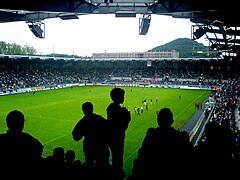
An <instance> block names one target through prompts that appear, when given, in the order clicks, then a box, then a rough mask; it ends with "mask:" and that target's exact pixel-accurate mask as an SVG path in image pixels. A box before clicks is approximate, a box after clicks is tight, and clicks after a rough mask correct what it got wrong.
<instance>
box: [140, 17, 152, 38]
mask: <svg viewBox="0 0 240 180" xmlns="http://www.w3.org/2000/svg"><path fill="white" fill-rule="evenodd" d="M150 22H151V14H143V15H142V17H140V18H139V35H146V34H147V33H148V29H149V26H150Z"/></svg>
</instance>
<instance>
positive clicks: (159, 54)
mask: <svg viewBox="0 0 240 180" xmlns="http://www.w3.org/2000/svg"><path fill="white" fill-rule="evenodd" d="M92 58H93V59H104V60H107V59H109V60H112V59H153V58H154V59H156V58H157V59H158V58H179V52H177V51H175V50H171V51H155V52H116V53H106V52H105V53H93V54H92Z"/></svg>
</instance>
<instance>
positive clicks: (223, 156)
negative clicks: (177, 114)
mask: <svg viewBox="0 0 240 180" xmlns="http://www.w3.org/2000/svg"><path fill="white" fill-rule="evenodd" d="M186 73H188V72H186ZM194 74H195V75H196V73H194ZM0 76H1V78H0V79H1V87H2V88H3V87H4V88H9V87H14V88H20V87H21V86H37V85H43V84H45V83H62V82H64V81H68V82H77V81H80V80H82V79H81V78H82V77H83V76H84V77H85V76H86V74H85V75H83V74H82V75H80V76H79V74H71V73H70V72H64V71H62V72H61V71H57V70H48V69H45V70H44V71H38V70H36V69H35V70H33V69H32V70H24V71H23V70H16V69H15V70H13V69H12V70H6V69H5V70H3V71H1V72H0ZM90 77H91V75H90ZM104 77H105V75H104ZM209 79H211V78H209ZM239 81H240V79H239V77H238V75H236V76H235V77H233V78H232V79H227V81H221V82H217V83H218V85H219V87H220V88H219V89H218V91H217V92H216V93H215V95H214V99H215V104H214V107H213V109H212V113H211V116H210V117H209V118H208V119H209V120H208V121H207V123H206V125H205V127H204V132H203V134H202V137H201V139H200V140H199V141H198V143H197V144H196V145H193V144H192V143H191V141H190V139H189V134H188V133H187V132H186V131H181V130H176V129H175V128H173V127H172V126H171V125H172V124H173V122H174V119H173V114H172V112H171V110H170V109H169V108H167V107H166V108H163V109H161V110H160V111H159V112H158V115H157V123H158V125H159V127H157V128H152V127H149V129H148V130H147V131H146V135H145V137H144V139H143V142H142V145H141V147H139V149H138V154H137V157H136V159H135V160H134V162H133V169H132V173H131V175H130V176H129V177H126V176H125V174H124V170H123V169H122V167H123V156H124V150H123V149H124V139H125V130H126V129H127V128H128V123H129V122H130V119H131V117H129V116H128V113H127V110H126V109H123V107H121V103H123V101H124V92H122V90H121V88H119V89H118V88H116V89H115V88H114V89H115V90H119V92H118V93H123V94H122V95H121V96H119V94H118V95H116V94H114V92H113V91H115V90H112V91H111V92H110V95H111V97H112V100H113V102H112V103H111V104H110V105H109V106H108V108H107V109H108V117H107V119H104V120H99V123H96V121H95V120H96V119H97V118H96V117H97V115H96V114H95V115H93V114H94V113H93V105H92V104H91V103H87V104H85V105H86V106H87V110H86V112H85V113H84V114H85V117H83V119H85V120H84V121H85V123H83V122H81V123H80V124H84V128H82V127H83V125H77V126H79V127H77V126H76V127H77V128H76V132H75V130H73V132H72V135H73V139H74V140H79V139H81V138H83V137H84V138H86V139H85V140H86V142H84V144H85V146H83V148H85V149H84V153H85V157H87V159H86V162H81V161H79V160H76V159H75V152H74V151H72V150H68V151H67V152H65V150H64V149H63V148H62V147H56V148H55V149H54V151H53V154H52V155H51V156H48V157H43V156H42V152H43V148H44V147H43V145H42V144H41V142H40V141H39V140H37V139H36V138H34V137H33V136H31V135H30V134H28V133H26V132H24V131H23V129H24V123H25V118H24V114H23V113H22V112H20V111H18V110H13V111H11V112H9V114H8V115H7V117H6V123H7V127H8V130H7V132H6V133H3V134H1V135H0V161H1V169H0V173H1V174H2V175H3V176H5V177H9V178H10V179H11V178H15V177H18V178H25V179H26V178H27V179H30V178H31V179H33V177H34V178H42V179H43V178H54V179H57V178H59V179H60V178H61V179H83V180H86V179H109V180H110V179H124V178H125V179H129V180H136V179H142V178H143V179H158V178H159V179H160V178H166V177H168V178H180V177H186V178H189V179H190V178H192V175H195V176H198V177H201V178H205V177H209V176H211V177H215V178H220V177H222V176H223V175H224V176H228V177H230V176H235V173H236V171H237V167H238V166H237V165H238V164H239V163H240V138H239V137H240V130H239V127H238V126H237V123H238V119H236V118H235V110H236V108H239V98H240V91H239V90H240V86H239ZM219 83H220V84H219ZM119 97H120V99H119ZM85 105H83V111H85ZM88 108H90V110H89V109H88ZM98 118H99V117H98ZM100 119H101V118H100ZM123 120H125V121H123ZM80 121H81V120H80ZM80 121H79V122H80ZM105 121H106V122H105ZM105 123H106V124H105ZM99 124H101V125H99ZM104 125H106V129H105V130H100V133H98V132H99V131H98V130H99V128H100V126H101V128H104V127H102V126H104ZM80 126H81V127H80ZM92 128H95V129H94V130H92ZM103 132H106V133H109V134H107V135H105V134H101V133H103ZM78 133H80V134H78ZM99 137H106V141H103V142H101V141H99V139H98V140H96V139H97V138H99ZM107 137H108V138H107ZM109 137H111V138H109ZM89 138H90V139H89ZM95 138H96V139H95ZM101 139H104V138H101ZM99 146H101V147H102V146H103V147H102V148H106V149H105V150H107V151H98V153H100V154H97V153H96V152H95V150H96V149H95V148H96V147H98V148H99ZM110 152H111V153H112V155H113V159H112V162H111V163H110V162H109V155H110ZM105 157H106V159H105V160H107V163H106V164H101V165H100V166H99V165H97V164H95V163H92V162H95V161H97V159H98V158H105ZM89 159H90V161H88V160H89ZM89 162H90V163H89ZM100 162H105V161H104V160H103V161H100ZM122 170H123V171H122ZM196 174H197V175H196Z"/></svg>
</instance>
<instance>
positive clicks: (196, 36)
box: [193, 27, 206, 40]
mask: <svg viewBox="0 0 240 180" xmlns="http://www.w3.org/2000/svg"><path fill="white" fill-rule="evenodd" d="M204 34H206V32H205V30H204V29H203V27H199V28H198V29H197V30H196V31H195V32H194V33H193V39H194V40H196V39H199V38H201V37H202V36H203V35H204Z"/></svg>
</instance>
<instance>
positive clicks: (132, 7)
mask: <svg viewBox="0 0 240 180" xmlns="http://www.w3.org/2000/svg"><path fill="white" fill-rule="evenodd" d="M110 1H112V2H110ZM239 12H240V11H239V10H238V5H237V1H235V0H228V1H216V0H36V1H34V2H29V0H21V1H19V0H7V1H0V23H6V22H15V21H25V22H27V23H32V25H33V26H34V27H37V28H38V27H39V24H34V23H36V22H42V21H43V20H44V19H49V18H61V19H62V20H67V19H77V18H78V16H80V15H85V14H115V16H116V17H127V16H131V17H132V16H135V15H136V14H142V15H151V14H159V15H166V16H172V17H173V18H185V19H189V20H190V21H191V22H193V23H194V24H196V26H193V28H192V38H193V39H198V38H200V37H201V36H202V35H204V34H206V36H207V38H208V39H209V41H210V43H211V48H212V49H214V50H219V51H220V52H221V53H222V54H223V56H225V57H235V56H238V53H239V52H240V30H239V28H240V19H239V18H238V14H239ZM40 25H41V24H40ZM29 27H31V28H32V26H31V25H29ZM31 28H30V29H31ZM36 31H40V32H35V33H36V34H35V35H39V34H40V35H39V37H40V38H44V35H42V34H41V33H42V31H43V30H41V29H37V30H36Z"/></svg>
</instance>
